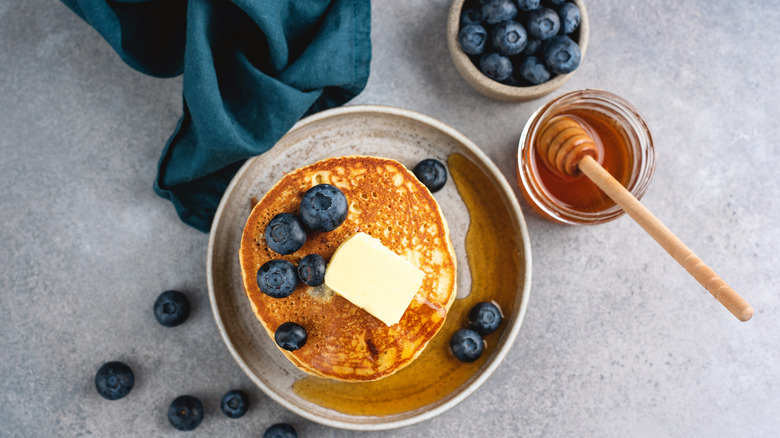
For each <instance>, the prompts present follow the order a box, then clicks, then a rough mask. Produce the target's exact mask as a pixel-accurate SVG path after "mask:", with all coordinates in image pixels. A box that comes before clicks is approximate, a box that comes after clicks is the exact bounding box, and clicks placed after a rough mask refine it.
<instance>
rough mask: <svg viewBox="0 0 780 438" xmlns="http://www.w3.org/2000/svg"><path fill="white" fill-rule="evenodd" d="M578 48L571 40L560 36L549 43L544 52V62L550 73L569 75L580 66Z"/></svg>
mask: <svg viewBox="0 0 780 438" xmlns="http://www.w3.org/2000/svg"><path fill="white" fill-rule="evenodd" d="M581 56H582V54H581V53H580V47H579V46H578V45H577V43H575V42H574V41H572V39H571V38H569V37H567V36H565V35H561V36H556V37H554V38H553V39H552V40H551V41H550V45H549V46H547V49H546V50H545V52H544V62H545V63H546V64H547V67H549V68H550V71H552V72H553V73H558V74H566V73H571V72H573V71H574V70H576V69H577V67H578V66H579V65H580V57H581Z"/></svg>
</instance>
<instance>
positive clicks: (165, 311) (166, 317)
mask: <svg viewBox="0 0 780 438" xmlns="http://www.w3.org/2000/svg"><path fill="white" fill-rule="evenodd" d="M188 316H190V300H188V299H187V296H186V295H184V294H183V293H181V292H179V291H175V290H168V291H165V292H163V293H161V294H160V296H158V297H157V300H156V301H155V302H154V317H155V318H156V319H157V322H159V323H160V324H162V325H164V326H166V327H176V326H177V325H179V324H181V323H183V322H184V321H185V320H186V319H187V317H188Z"/></svg>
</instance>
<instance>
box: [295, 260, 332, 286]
mask: <svg viewBox="0 0 780 438" xmlns="http://www.w3.org/2000/svg"><path fill="white" fill-rule="evenodd" d="M326 267H327V264H326V263H325V259H324V258H322V256H321V255H319V254H309V255H307V256H306V257H304V258H302V259H301V261H300V262H298V277H299V278H300V279H301V281H302V282H304V283H305V284H307V285H309V286H312V287H317V286H319V285H321V284H322V283H324V282H325V268H326Z"/></svg>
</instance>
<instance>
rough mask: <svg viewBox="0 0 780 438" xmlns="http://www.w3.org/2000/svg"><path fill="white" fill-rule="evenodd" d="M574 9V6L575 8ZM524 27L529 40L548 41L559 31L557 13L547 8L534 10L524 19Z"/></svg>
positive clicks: (559, 24)
mask: <svg viewBox="0 0 780 438" xmlns="http://www.w3.org/2000/svg"><path fill="white" fill-rule="evenodd" d="M575 8H576V6H575ZM525 20H526V21H525V27H526V29H527V30H528V34H529V35H530V36H531V38H535V39H538V40H542V41H544V40H549V39H550V38H552V37H554V36H555V35H558V32H559V31H560V30H561V19H560V17H558V13H557V12H555V11H553V10H552V9H548V8H541V9H534V10H533V11H530V12H528V15H527V16H526V18H525Z"/></svg>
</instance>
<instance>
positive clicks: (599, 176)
mask: <svg viewBox="0 0 780 438" xmlns="http://www.w3.org/2000/svg"><path fill="white" fill-rule="evenodd" d="M537 150H538V152H539V153H540V154H541V156H542V159H543V160H544V161H545V162H546V163H547V165H549V166H550V167H551V168H552V169H553V170H555V171H557V172H560V173H563V174H565V175H569V176H577V175H579V174H580V172H582V173H584V174H585V176H587V177H588V178H590V180H591V181H593V183H595V184H596V185H597V186H598V187H599V188H600V189H601V190H602V191H604V193H606V194H607V196H609V197H610V198H611V199H612V200H613V201H615V203H616V204H617V205H618V206H620V207H621V208H622V209H623V210H624V211H625V212H626V213H628V215H629V216H631V218H632V219H634V221H636V223H638V224H639V225H640V226H641V227H642V228H644V230H645V231H646V232H647V233H648V234H649V235H650V237H652V238H653V239H655V241H656V242H658V243H659V244H660V245H661V246H662V247H663V248H664V249H665V250H666V252H668V253H669V254H670V255H671V256H672V257H673V258H674V259H675V260H677V263H679V264H680V265H682V267H683V268H685V270H686V271H688V273H689V274H691V275H692V276H693V278H695V279H696V280H697V281H698V282H699V283H700V284H701V285H702V286H704V288H705V289H707V291H708V292H709V293H711V294H712V296H714V297H715V299H717V300H718V301H720V303H721V304H723V306H724V307H726V309H728V310H729V312H731V313H732V314H733V315H734V316H736V317H737V318H738V319H739V320H740V321H747V320H749V319H750V318H751V317H752V316H753V307H751V306H750V304H748V302H747V301H745V299H744V298H742V297H741V296H740V295H739V294H738V293H737V292H736V291H735V290H734V289H732V288H731V286H729V285H728V284H726V282H725V281H723V280H722V279H721V278H720V277H718V275H717V274H716V273H715V271H713V270H712V269H710V267H709V266H707V265H706V264H705V263H704V262H703V261H702V260H701V259H700V258H699V257H698V256H697V255H696V254H695V253H694V252H693V251H691V250H690V248H688V247H687V246H686V245H685V244H684V243H683V242H682V241H681V240H680V239H679V238H677V236H675V235H674V233H672V232H671V231H670V230H669V228H667V227H666V226H665V225H664V224H663V223H662V222H661V221H660V220H658V218H656V217H655V216H654V215H653V214H652V213H651V212H650V210H648V209H647V208H646V207H645V206H644V205H642V204H641V203H640V202H639V200H637V199H636V198H635V197H634V195H632V194H631V192H629V191H628V190H627V189H626V188H625V187H623V185H622V184H620V183H619V182H618V181H617V180H616V179H615V178H613V177H612V175H610V173H609V172H607V171H606V170H604V168H603V167H601V165H600V164H599V163H598V161H596V160H597V159H598V155H599V152H598V148H597V147H596V144H595V143H594V142H593V139H592V138H590V136H589V135H588V133H587V132H586V131H585V129H583V127H582V126H581V125H580V124H579V123H578V122H577V121H576V120H574V119H572V118H570V117H566V116H556V117H553V118H551V119H550V120H548V121H547V122H545V124H544V125H543V126H542V128H541V130H540V135H539V142H538V149H537Z"/></svg>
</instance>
